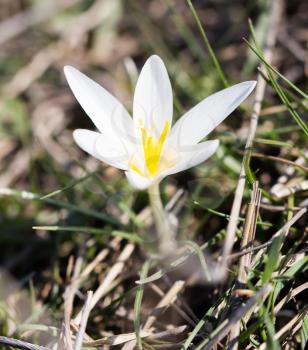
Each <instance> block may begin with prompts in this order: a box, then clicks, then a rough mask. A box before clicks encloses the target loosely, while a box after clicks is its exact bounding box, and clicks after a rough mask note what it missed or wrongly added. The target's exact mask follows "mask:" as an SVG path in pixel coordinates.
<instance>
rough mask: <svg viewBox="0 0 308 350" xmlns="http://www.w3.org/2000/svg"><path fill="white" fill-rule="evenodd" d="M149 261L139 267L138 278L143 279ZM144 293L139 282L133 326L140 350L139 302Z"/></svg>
mask: <svg viewBox="0 0 308 350" xmlns="http://www.w3.org/2000/svg"><path fill="white" fill-rule="evenodd" d="M150 265H151V262H150V261H149V260H148V261H146V262H145V263H144V264H143V266H142V269H141V273H140V279H144V278H146V277H147V275H148V272H149V269H150ZM143 293H144V285H143V284H140V285H139V286H138V289H137V293H136V297H135V303H134V328H135V333H136V339H137V345H138V348H139V350H142V342H141V337H140V331H141V329H140V325H141V321H140V313H141V303H142V298H143Z"/></svg>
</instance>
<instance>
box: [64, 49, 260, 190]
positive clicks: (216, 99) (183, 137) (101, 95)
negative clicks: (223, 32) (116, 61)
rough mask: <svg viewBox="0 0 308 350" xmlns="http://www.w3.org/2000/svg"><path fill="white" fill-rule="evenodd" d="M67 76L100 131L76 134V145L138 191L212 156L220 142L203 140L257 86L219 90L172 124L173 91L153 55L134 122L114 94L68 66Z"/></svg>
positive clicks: (142, 76)
mask: <svg viewBox="0 0 308 350" xmlns="http://www.w3.org/2000/svg"><path fill="white" fill-rule="evenodd" d="M64 72H65V75H66V78H67V81H68V83H69V85H70V88H71V89H72V91H73V93H74V95H75V97H76V99H77V100H78V101H79V103H80V105H81V106H82V108H83V109H84V111H85V112H86V113H87V115H88V116H89V117H90V118H91V120H92V122H93V123H94V125H95V126H96V128H97V129H98V132H95V131H90V130H84V129H77V130H75V131H74V134H73V136H74V139H75V141H76V143H77V144H78V145H79V147H81V148H82V149H83V150H84V151H86V152H87V153H89V154H91V155H92V156H94V157H95V158H97V159H99V160H101V161H103V162H105V163H107V164H109V165H111V166H114V167H116V168H119V169H122V170H124V171H125V174H126V176H127V178H128V181H129V182H130V184H131V185H132V186H133V187H135V188H137V189H146V188H148V187H149V186H151V185H152V184H154V183H158V182H159V181H161V180H162V179H163V178H164V177H166V176H167V175H170V174H175V173H178V172H180V171H184V170H186V169H188V168H191V167H193V166H196V165H198V164H200V163H202V162H203V161H205V160H206V159H208V158H209V157H211V156H212V155H213V154H214V153H215V151H216V150H217V147H218V145H219V141H218V140H210V141H203V142H200V141H201V140H202V139H203V138H204V137H206V136H207V135H208V134H209V133H210V132H211V131H212V130H213V129H214V128H215V127H216V126H217V125H218V124H220V123H221V122H222V121H223V120H224V119H225V118H226V117H227V116H228V115H229V114H230V113H231V112H233V111H234V110H235V108H237V107H238V105H239V104H240V103H241V102H242V101H243V100H244V99H245V98H246V97H247V96H248V95H249V94H250V93H251V91H252V90H253V89H254V87H255V84H256V82H255V81H246V82H243V83H240V84H237V85H234V86H232V87H229V88H227V89H224V90H222V91H219V92H217V93H215V94H213V95H211V96H209V97H207V98H205V99H204V100H203V101H201V102H200V103H198V104H197V105H196V106H195V107H194V108H192V109H191V110H189V111H188V112H186V113H185V114H184V115H183V116H182V117H181V118H180V119H179V120H178V121H177V122H176V123H175V124H174V125H173V126H172V114H173V99H172V89H171V84H170V80H169V77H168V73H167V70H166V67H165V65H164V63H163V61H162V60H161V59H160V58H159V57H158V56H156V55H154V56H151V57H150V58H149V59H148V60H147V61H146V63H145V65H144V66H143V68H142V70H141V73H140V76H139V78H138V81H137V85H136V89H135V94H134V101H133V118H131V116H130V115H129V113H128V112H127V110H126V109H125V108H124V106H123V105H122V104H121V103H120V102H119V101H118V100H117V99H116V98H115V97H114V96H112V95H111V94H110V93H109V92H107V91H106V90H105V89H104V88H103V87H101V86H100V85H99V84H97V83H96V82H94V81H93V80H91V79H90V78H88V77H87V76H85V75H84V74H83V73H81V72H79V71H78V70H77V69H75V68H73V67H70V66H66V67H65V68H64ZM171 126H172V127H171Z"/></svg>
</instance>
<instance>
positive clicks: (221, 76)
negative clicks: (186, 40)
mask: <svg viewBox="0 0 308 350" xmlns="http://www.w3.org/2000/svg"><path fill="white" fill-rule="evenodd" d="M187 3H188V6H189V8H190V10H191V12H192V14H193V16H194V18H195V20H196V23H197V26H198V29H199V31H200V34H201V36H202V38H203V40H204V42H205V45H206V47H207V49H208V51H209V54H210V56H211V58H212V61H213V63H214V66H215V68H216V70H217V73H218V75H219V77H220V79H221V81H222V83H223V85H224V86H225V87H226V88H227V87H229V83H228V80H227V78H226V77H225V75H224V73H223V71H222V68H221V66H220V64H219V62H218V59H217V57H216V55H215V52H214V50H213V49H212V45H211V43H210V42H209V39H208V37H207V35H206V32H205V30H204V26H202V24H201V21H200V18H199V16H198V14H197V11H196V9H195V7H194V5H193V3H192V1H191V0H187Z"/></svg>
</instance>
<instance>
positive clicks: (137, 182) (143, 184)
mask: <svg viewBox="0 0 308 350" xmlns="http://www.w3.org/2000/svg"><path fill="white" fill-rule="evenodd" d="M125 175H126V177H127V180H128V182H129V183H130V185H131V186H132V187H134V188H135V189H137V190H145V189H147V188H148V187H150V186H151V185H152V184H153V183H154V182H155V181H157V179H149V178H147V177H144V176H141V175H139V174H138V173H136V172H135V171H134V170H132V169H129V170H128V171H125Z"/></svg>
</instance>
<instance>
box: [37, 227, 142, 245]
mask: <svg viewBox="0 0 308 350" xmlns="http://www.w3.org/2000/svg"><path fill="white" fill-rule="evenodd" d="M32 228H33V230H46V231H62V232H80V233H89V234H93V235H105V236H113V237H121V238H124V239H127V240H128V241H131V242H134V243H138V244H141V243H142V242H143V240H142V238H141V237H140V236H138V235H137V234H136V233H131V232H124V231H117V230H104V229H99V228H95V227H86V226H58V225H53V226H33V227H32Z"/></svg>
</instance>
